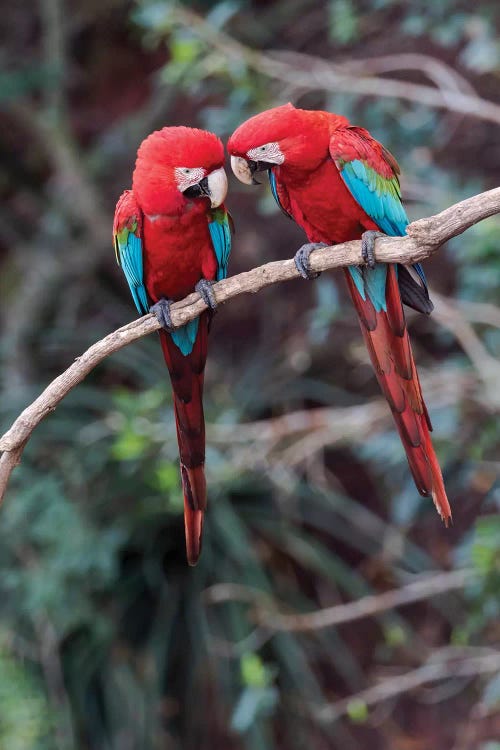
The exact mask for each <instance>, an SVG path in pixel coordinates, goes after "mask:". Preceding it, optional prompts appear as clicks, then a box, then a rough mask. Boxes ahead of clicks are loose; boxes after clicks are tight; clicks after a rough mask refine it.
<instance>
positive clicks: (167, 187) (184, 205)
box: [132, 127, 227, 216]
mask: <svg viewBox="0 0 500 750" xmlns="http://www.w3.org/2000/svg"><path fill="white" fill-rule="evenodd" d="M223 164H224V147H223V145H222V143H221V141H220V140H219V138H217V136H216V135H214V134H213V133H209V132H207V131H206V130H198V129H197V128H186V127H169V128H162V130H156V131H155V132H154V133H151V135H148V137H147V138H146V139H145V140H144V141H143V142H142V143H141V145H140V146H139V150H138V152H137V161H136V163H135V170H134V174H133V177H132V188H133V192H134V195H135V197H136V198H137V200H138V202H139V205H140V206H141V208H142V210H143V212H144V213H145V214H147V215H148V216H158V215H168V216H172V215H175V214H181V213H183V212H184V211H189V210H193V209H197V208H198V209H199V210H205V211H206V210H207V208H208V207H211V208H216V207H217V206H220V205H221V203H222V202H223V201H224V198H225V197H226V194H227V176H226V173H225V171H224V167H223Z"/></svg>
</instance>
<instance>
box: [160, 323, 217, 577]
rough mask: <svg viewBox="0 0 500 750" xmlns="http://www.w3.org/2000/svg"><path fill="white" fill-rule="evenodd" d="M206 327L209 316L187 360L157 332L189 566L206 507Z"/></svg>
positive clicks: (195, 556) (199, 539)
mask: <svg viewBox="0 0 500 750" xmlns="http://www.w3.org/2000/svg"><path fill="white" fill-rule="evenodd" d="M208 323H209V313H208V312H207V313H203V314H202V315H201V316H200V320H199V324H198V334H197V337H196V341H195V344H194V347H193V350H192V352H191V353H190V354H188V355H187V356H184V355H183V354H182V352H181V351H180V349H179V348H178V347H177V346H176V344H174V342H173V340H172V337H171V336H170V334H168V333H166V332H165V331H160V341H161V346H162V349H163V356H164V357H165V362H166V364H167V367H168V370H169V373H170V380H171V382H172V390H173V398H174V413H175V423H176V428H177V442H178V444H179V457H180V465H181V478H182V489H183V493H184V527H185V533H186V554H187V559H188V563H189V564H190V565H196V563H197V562H198V558H199V556H200V552H201V542H202V530H203V515H204V512H205V510H206V507H207V486H206V482H205V469H204V467H205V418H204V414H203V375H204V370H205V362H206V359H207V338H208Z"/></svg>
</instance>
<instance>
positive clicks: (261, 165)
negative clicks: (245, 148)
mask: <svg viewBox="0 0 500 750" xmlns="http://www.w3.org/2000/svg"><path fill="white" fill-rule="evenodd" d="M275 166H276V164H271V163H270V162H267V161H253V160H252V159H244V158H243V157H242V156H231V169H232V170H233V172H234V174H235V175H236V177H237V178H238V180H239V181H240V182H244V183H245V185H260V182H259V181H258V180H256V179H255V177H254V174H255V172H265V171H266V170H269V169H272V168H273V167H275Z"/></svg>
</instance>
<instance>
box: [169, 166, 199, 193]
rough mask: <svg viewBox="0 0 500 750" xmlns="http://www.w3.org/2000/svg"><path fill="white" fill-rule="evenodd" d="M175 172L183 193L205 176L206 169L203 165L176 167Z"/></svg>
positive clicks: (178, 185) (179, 187)
mask: <svg viewBox="0 0 500 750" xmlns="http://www.w3.org/2000/svg"><path fill="white" fill-rule="evenodd" d="M174 174H175V181H176V183H177V187H178V189H179V190H180V191H181V193H183V192H184V190H187V189H188V188H190V187H192V186H193V185H197V184H198V183H199V182H200V180H202V179H203V178H204V177H205V170H204V169H203V168H202V167H176V168H175V171H174Z"/></svg>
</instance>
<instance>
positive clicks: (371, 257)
mask: <svg viewBox="0 0 500 750" xmlns="http://www.w3.org/2000/svg"><path fill="white" fill-rule="evenodd" d="M386 236H387V235H385V234H384V233H383V232H377V231H376V230H375V229H369V230H368V231H367V232H363V234H362V235H361V255H362V256H363V260H364V261H365V263H366V265H367V266H368V268H375V264H376V261H375V240H376V239H377V237H386Z"/></svg>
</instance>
